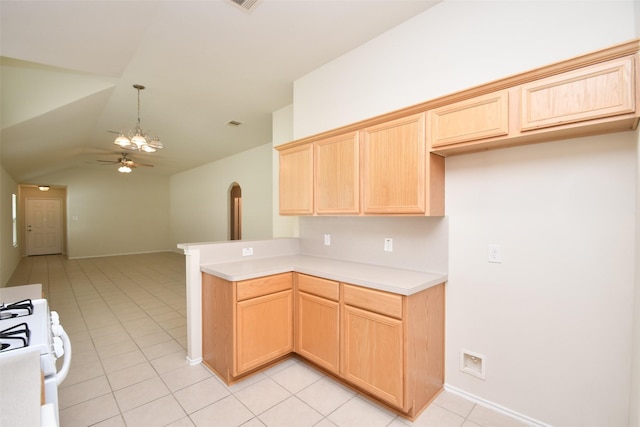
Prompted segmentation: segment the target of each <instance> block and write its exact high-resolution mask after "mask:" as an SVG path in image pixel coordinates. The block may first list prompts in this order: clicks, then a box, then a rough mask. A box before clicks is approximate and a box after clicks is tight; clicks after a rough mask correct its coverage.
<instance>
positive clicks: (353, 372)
mask: <svg viewBox="0 0 640 427" xmlns="http://www.w3.org/2000/svg"><path fill="white" fill-rule="evenodd" d="M248 246H249V247H251V250H252V252H253V253H254V255H252V256H245V257H243V256H242V252H243V251H242V249H243V248H246V247H248ZM179 248H181V249H183V250H184V251H185V255H186V256H187V282H188V283H187V290H188V291H187V292H188V293H187V305H188V313H187V315H188V337H189V345H188V350H189V354H188V359H189V361H190V363H194V364H195V363H199V362H203V363H204V364H205V365H207V366H208V367H209V368H210V369H211V370H213V371H214V372H216V373H217V374H218V375H219V376H220V377H221V378H222V379H223V380H224V381H226V382H227V383H233V382H235V381H238V380H240V379H242V378H244V377H246V376H248V375H251V374H252V373H255V372H257V371H259V370H261V369H264V368H265V367H266V366H269V365H270V364H272V363H274V362H277V361H279V360H282V359H284V358H287V357H288V356H290V355H292V354H294V353H295V354H298V355H299V356H301V357H303V358H304V359H305V360H307V361H308V362H310V363H312V364H313V365H315V366H316V367H317V368H320V369H322V370H323V371H325V372H326V373H328V374H330V375H332V376H334V377H335V378H337V379H339V380H341V381H343V382H344V383H345V384H348V385H350V386H352V387H354V388H356V389H358V390H359V391H362V392H364V393H365V394H367V395H369V396H371V397H373V398H374V399H376V400H378V401H379V402H381V403H383V404H385V405H387V406H388V407H390V408H391V409H393V410H395V411H396V412H398V413H400V414H402V415H404V416H405V417H407V418H410V419H413V418H415V417H416V416H417V415H418V414H419V413H420V412H421V411H422V410H423V409H424V408H425V407H426V406H427V405H428V403H429V402H430V401H431V400H432V399H433V398H434V397H435V396H436V395H437V394H438V393H439V392H440V390H441V389H442V384H443V381H444V282H445V281H446V280H447V276H446V274H444V273H441V272H421V271H412V270H407V269H398V268H392V267H388V266H379V265H371V264H364V263H360V262H351V261H343V260H336V259H330V258H323V257H317V256H310V255H302V254H300V253H299V248H298V239H274V240H265V241H252V242H220V243H210V244H193V245H192V244H184V245H179Z"/></svg>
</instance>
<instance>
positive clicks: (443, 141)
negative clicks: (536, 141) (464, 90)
mask: <svg viewBox="0 0 640 427" xmlns="http://www.w3.org/2000/svg"><path fill="white" fill-rule="evenodd" d="M508 109H509V93H508V91H506V90H503V91H500V92H496V93H490V94H487V95H483V96H477V97H475V98H471V99H466V100H464V101H460V102H455V103H453V104H450V105H446V106H444V107H440V108H436V109H434V110H431V111H429V112H428V113H427V114H428V117H429V119H428V120H429V136H430V138H429V139H430V143H431V147H442V146H446V145H452V144H457V143H460V142H468V141H475V140H481V139H484V138H489V137H494V136H503V135H507V134H508V133H509V111H508Z"/></svg>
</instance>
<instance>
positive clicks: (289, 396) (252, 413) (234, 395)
mask: <svg viewBox="0 0 640 427" xmlns="http://www.w3.org/2000/svg"><path fill="white" fill-rule="evenodd" d="M265 379H266V378H265ZM261 381H264V380H260V381H258V382H261ZM256 384H258V383H255V384H251V385H250V386H249V387H252V386H254V385H256ZM278 385H279V384H278ZM249 387H246V388H243V389H242V390H246V389H247V388H249ZM280 387H282V386H280ZM282 388H283V389H284V391H286V392H287V393H288V396H287V397H285V398H284V399H282V400H280V401H279V402H277V403H274V404H273V405H271V406H269V407H268V408H267V409H265V410H263V411H262V412H260V413H259V414H256V413H255V412H254V411H252V410H251V408H249V407H248V406H247V405H246V404H245V403H244V402H243V401H242V399H240V397H238V396H237V395H236V393H233V392H232V393H231V395H232V396H233V397H234V398H235V399H236V400H237V401H238V402H240V404H241V405H242V406H244V407H245V408H246V409H247V411H249V412H250V413H251V415H253V417H254V418H258V419H259V420H260V422H262V420H261V419H260V414H264V413H265V412H267V411H269V410H270V409H272V408H275V407H276V406H278V405H279V404H281V403H282V402H284V401H285V400H287V399H289V398H291V397H292V396H294V394H293V393H291V392H290V391H289V390H287V389H285V388H284V387H282ZM242 390H238V392H240V391H242Z"/></svg>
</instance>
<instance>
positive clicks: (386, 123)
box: [277, 40, 640, 216]
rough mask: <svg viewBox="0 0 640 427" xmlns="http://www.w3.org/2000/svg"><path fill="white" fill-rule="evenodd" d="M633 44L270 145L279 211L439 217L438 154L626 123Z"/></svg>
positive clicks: (639, 45)
mask: <svg viewBox="0 0 640 427" xmlns="http://www.w3.org/2000/svg"><path fill="white" fill-rule="evenodd" d="M639 51H640V40H632V41H629V42H625V43H621V44H619V45H615V46H612V47H610V48H607V49H602V50H599V51H596V52H591V53H587V54H585V55H581V56H578V57H575V58H570V59H567V60H565V61H561V62H557V63H555V64H551V65H547V66H544V67H539V68H536V69H533V70H531V71H527V72H524V73H521V74H517V75H514V76H510V77H507V78H504V79H501V80H495V81H493V82H490V83H486V84H483V85H480V86H476V87H474V88H471V89H467V90H464V91H460V92H456V93H453V94H450V95H446V96H443V97H440V98H437V99H433V100H430V101H426V102H424V103H422V104H418V105H413V106H409V107H407V108H404V109H402V110H397V111H393V112H390V113H388V114H384V115H381V116H377V117H373V118H370V119H367V120H363V121H361V122H358V123H354V124H351V125H348V126H344V127H342V128H339V129H333V130H330V131H327V132H324V133H322V134H318V135H314V136H311V137H307V138H304V139H301V140H298V141H294V142H291V143H289V144H286V145H283V146H280V147H278V148H277V149H278V150H279V151H280V214H282V215H434V216H436V215H444V159H443V157H445V156H451V155H456V154H465V153H473V152H477V151H485V150H492V149H498V148H506V147H512V146H516V145H524V144H534V143H539V142H548V141H555V140H560V139H567V138H577V137H583V136H591V135H599V134H604V133H611V132H621V131H626V130H632V129H636V127H637V125H638V120H639V119H640V109H639V108H637V106H638V103H639V102H640V92H639V90H638V89H639V88H638V86H639V85H638V84H637V83H636V82H637V81H640V80H639V78H638V76H639V75H640V70H639V69H640V65H639V59H638V52H639ZM314 158H315V160H314ZM314 162H315V164H314ZM314 180H315V185H314ZM314 189H315V192H314ZM314 200H315V206H314Z"/></svg>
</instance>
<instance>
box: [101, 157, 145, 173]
mask: <svg viewBox="0 0 640 427" xmlns="http://www.w3.org/2000/svg"><path fill="white" fill-rule="evenodd" d="M98 161H99V162H102V163H109V164H115V165H120V167H119V168H118V172H122V173H129V172H131V169H132V168H135V167H138V166H145V167H149V168H152V167H153V165H150V164H147V163H136V162H134V161H133V160H131V159H130V158H128V157H127V153H122V157H118V160H98Z"/></svg>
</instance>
